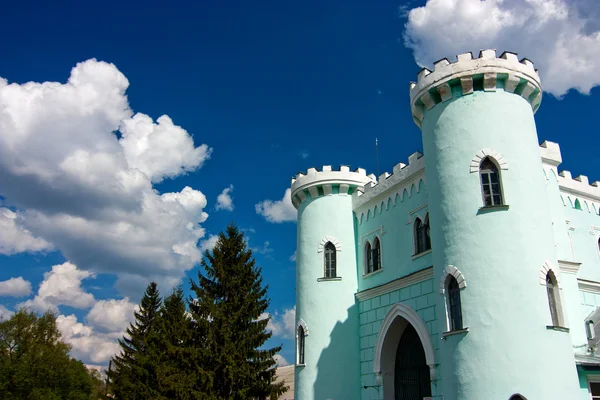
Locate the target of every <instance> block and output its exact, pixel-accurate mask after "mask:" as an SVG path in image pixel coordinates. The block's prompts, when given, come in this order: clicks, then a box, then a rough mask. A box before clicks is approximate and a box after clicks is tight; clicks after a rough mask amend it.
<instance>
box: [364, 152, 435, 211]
mask: <svg viewBox="0 0 600 400" xmlns="http://www.w3.org/2000/svg"><path fill="white" fill-rule="evenodd" d="M424 168H425V157H423V155H422V154H421V153H419V152H418V151H417V152H414V153H413V154H411V155H410V156H409V157H408V165H407V164H403V163H398V164H396V165H395V166H394V168H393V169H392V173H391V174H390V173H388V172H384V173H383V174H381V175H379V178H378V179H377V180H376V181H375V180H373V181H372V182H370V183H368V184H367V185H365V186H364V188H363V189H362V190H361V189H359V190H357V191H356V192H355V193H354V194H353V196H354V208H355V209H356V208H358V207H360V206H362V205H363V204H365V203H367V202H368V201H370V200H372V199H374V198H375V197H377V196H379V195H380V194H382V193H384V192H385V191H387V190H388V189H390V188H392V187H396V186H397V185H400V184H401V183H402V182H405V181H412V179H411V178H412V177H413V175H415V174H416V173H417V172H419V171H422V170H424Z"/></svg>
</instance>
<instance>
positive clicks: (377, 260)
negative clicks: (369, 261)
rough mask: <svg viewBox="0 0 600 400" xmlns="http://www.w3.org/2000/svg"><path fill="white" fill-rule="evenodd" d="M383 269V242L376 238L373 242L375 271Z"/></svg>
mask: <svg viewBox="0 0 600 400" xmlns="http://www.w3.org/2000/svg"><path fill="white" fill-rule="evenodd" d="M380 269H381V242H380V241H379V238H378V237H376V238H375V239H374V240H373V271H377V270H380Z"/></svg>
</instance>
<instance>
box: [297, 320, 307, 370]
mask: <svg viewBox="0 0 600 400" xmlns="http://www.w3.org/2000/svg"><path fill="white" fill-rule="evenodd" d="M305 340H306V335H305V334H304V327H303V326H302V325H300V326H298V356H297V360H298V364H299V365H304V345H305Z"/></svg>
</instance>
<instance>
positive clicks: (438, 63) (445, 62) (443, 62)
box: [433, 58, 450, 69]
mask: <svg viewBox="0 0 600 400" xmlns="http://www.w3.org/2000/svg"><path fill="white" fill-rule="evenodd" d="M448 64H450V61H448V59H447V58H442V59H441V60H438V61H436V62H434V63H433V68H434V69H440V68H442V67H445V66H446V65H448Z"/></svg>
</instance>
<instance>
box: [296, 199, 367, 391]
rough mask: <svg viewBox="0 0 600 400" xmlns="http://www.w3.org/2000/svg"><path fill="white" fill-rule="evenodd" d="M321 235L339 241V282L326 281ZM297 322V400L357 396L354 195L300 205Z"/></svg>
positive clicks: (357, 348) (357, 346)
mask: <svg viewBox="0 0 600 400" xmlns="http://www.w3.org/2000/svg"><path fill="white" fill-rule="evenodd" d="M325 236H334V237H335V238H336V239H338V240H339V242H340V245H341V251H338V252H337V261H338V262H337V274H338V276H340V277H341V278H342V279H341V280H340V281H324V282H317V279H318V278H322V277H323V276H324V264H323V253H319V252H317V250H318V245H319V243H320V242H321V240H322V239H323V238H324V237H325ZM296 265H297V268H296V318H297V321H298V320H299V319H303V320H304V321H305V322H306V324H307V327H308V330H309V335H308V336H307V337H306V342H305V343H306V350H305V364H306V365H305V366H303V367H300V366H299V367H296V376H295V379H296V381H295V398H296V399H302V400H312V399H315V400H322V399H332V400H346V399H348V400H353V399H358V398H359V395H360V388H359V386H358V384H359V378H360V375H359V368H360V358H359V342H358V312H357V310H356V306H355V301H354V294H355V293H356V290H357V281H356V252H355V238H354V216H353V213H352V196H350V195H340V194H336V195H330V196H322V197H317V198H316V199H313V200H306V201H304V202H303V203H302V204H301V205H300V208H299V210H298V238H297V250H296Z"/></svg>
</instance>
